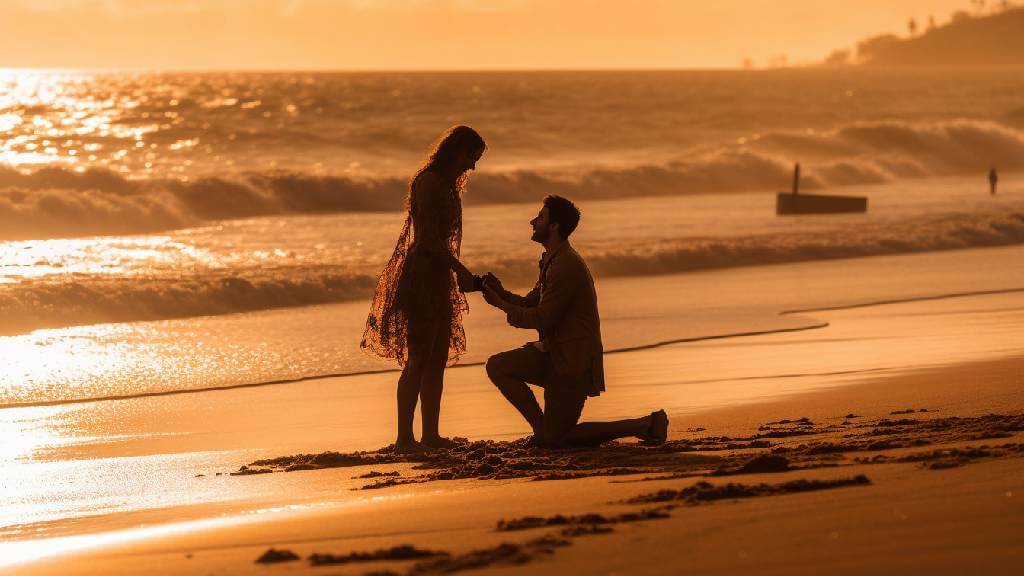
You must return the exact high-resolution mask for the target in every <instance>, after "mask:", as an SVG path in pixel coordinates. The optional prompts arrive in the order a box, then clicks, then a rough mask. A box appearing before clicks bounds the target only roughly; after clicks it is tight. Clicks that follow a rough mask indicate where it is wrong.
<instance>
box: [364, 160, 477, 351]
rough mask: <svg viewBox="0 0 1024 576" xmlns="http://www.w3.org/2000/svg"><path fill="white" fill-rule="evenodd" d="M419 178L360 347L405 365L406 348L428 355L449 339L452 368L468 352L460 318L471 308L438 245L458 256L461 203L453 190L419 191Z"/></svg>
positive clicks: (381, 275)
mask: <svg viewBox="0 0 1024 576" xmlns="http://www.w3.org/2000/svg"><path fill="white" fill-rule="evenodd" d="M421 178H422V175H421V176H419V177H418V178H417V179H416V181H415V182H413V185H412V187H411V190H410V193H409V201H408V212H407V215H406V219H405V224H404V226H403V227H402V232H401V234H399V236H398V243H397V244H396V245H395V251H394V253H393V254H392V255H391V259H390V260H389V261H388V263H387V265H386V266H385V267H384V271H383V272H381V274H380V277H379V278H378V280H377V289H376V291H375V292H374V295H373V303H372V304H371V305H370V315H369V317H368V318H367V320H366V330H365V331H364V332H363V340H362V342H361V343H360V347H361V348H362V349H363V350H364V351H366V352H367V353H369V354H371V355H373V356H377V357H378V358H383V359H390V360H396V361H397V362H398V363H399V364H400V365H403V366H404V365H405V363H406V362H407V361H408V360H409V351H410V349H413V350H423V351H424V352H427V351H430V350H434V349H437V348H438V346H439V343H437V341H436V339H438V338H441V339H447V341H448V359H447V363H448V364H449V365H451V364H454V363H455V362H456V361H457V360H458V359H459V356H460V355H462V354H463V353H464V352H465V351H466V333H465V331H464V330H463V328H462V314H463V312H466V311H467V310H469V306H468V304H467V302H466V297H465V296H464V295H463V294H462V293H461V292H460V291H459V289H458V283H457V281H456V279H455V272H453V271H452V269H451V266H450V265H449V260H448V258H449V257H448V254H445V253H443V252H442V251H441V250H442V248H441V246H443V247H444V249H447V252H448V253H449V254H451V255H452V256H454V257H455V258H458V257H459V250H460V249H461V247H462V198H461V196H460V194H459V191H458V189H457V188H456V187H455V186H451V187H449V188H447V189H442V191H440V192H421V191H420V187H419V186H418V184H419V182H420V181H421ZM432 238H438V239H440V242H437V240H434V241H433V242H430V239H432Z"/></svg>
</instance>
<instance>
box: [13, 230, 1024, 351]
mask: <svg viewBox="0 0 1024 576" xmlns="http://www.w3.org/2000/svg"><path fill="white" fill-rule="evenodd" d="M1019 243H1024V213H1021V212H1013V213H1006V214H1002V213H993V214H976V213H972V214H954V215H944V216H939V217H929V218H919V219H913V220H909V221H903V222H900V223H898V224H896V225H888V226H877V227H868V226H865V225H863V224H850V227H849V229H841V228H839V229H836V230H835V231H834V232H833V233H829V234H820V233H806V232H805V233H789V234H763V235H756V236H747V237H740V238H708V239H679V240H676V241H668V240H666V241H664V242H659V243H657V244H656V245H650V244H644V245H634V246H632V247H624V248H622V249H617V250H614V251H599V250H594V249H588V247H587V246H586V245H581V246H579V249H580V251H581V252H582V253H583V254H584V255H585V257H586V258H587V262H588V264H589V265H590V267H591V269H592V271H593V272H594V274H595V275H596V276H597V277H599V278H602V277H613V276H641V275H653V274H668V273H677V272H686V271H694V270H708V269H717V268H728V267H739V266H752V265H764V264H778V263H787V262H800V261H809V260H825V259H837V258H852V257H860V256H874V255H884V254H899V253H909V252H924V251H935V250H952V249H962V248H972V247H985V246H1003V245H1010V244H1019ZM468 264H469V265H470V266H471V267H472V268H473V269H477V270H488V271H493V272H495V273H497V274H498V275H499V276H501V277H502V278H504V279H505V281H506V282H507V283H509V284H510V285H512V284H519V285H528V284H529V283H532V281H533V280H534V279H535V274H536V267H535V265H534V264H533V263H532V262H530V261H529V259H524V258H510V257H509V256H507V255H505V254H490V255H488V254H481V255H477V256H475V257H474V259H473V260H471V261H469V262H468ZM374 285H375V278H374V277H373V276H372V275H368V274H353V273H350V272H346V271H345V270H343V269H341V268H340V267H338V266H281V267H276V268H268V269H256V270H247V271H237V270H236V271H224V270H209V271H206V272H203V273H201V274H196V275H194V276H173V277H170V276H160V277H138V276H119V277H110V276H101V275H96V276H90V275H71V276H67V275H58V276H50V277H43V278H39V279H26V280H23V281H21V282H19V283H16V284H0V317H2V318H4V323H3V325H2V328H0V334H7V335H10V334H17V333H24V332H27V331H30V330H33V329H38V328H54V327H62V326H71V325H81V324H93V323H102V322H127V321H141V320H158V319H168V318H180V317H189V316H202V315H216V314H228V313H235V312H248V311H256V310H264V309H272V308H281V307H291V306H307V305H314V304H325V303H333V302H342V301H347V300H354V299H363V298H368V297H369V296H370V295H371V294H372V291H373V288H374Z"/></svg>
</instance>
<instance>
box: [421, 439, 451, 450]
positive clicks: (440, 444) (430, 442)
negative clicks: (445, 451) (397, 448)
mask: <svg viewBox="0 0 1024 576" xmlns="http://www.w3.org/2000/svg"><path fill="white" fill-rule="evenodd" d="M420 443H421V444H422V445H423V446H425V447H427V448H454V447H456V446H458V445H459V443H458V442H456V441H455V440H452V439H451V438H445V437H444V436H424V437H423V438H422V439H421V441H420Z"/></svg>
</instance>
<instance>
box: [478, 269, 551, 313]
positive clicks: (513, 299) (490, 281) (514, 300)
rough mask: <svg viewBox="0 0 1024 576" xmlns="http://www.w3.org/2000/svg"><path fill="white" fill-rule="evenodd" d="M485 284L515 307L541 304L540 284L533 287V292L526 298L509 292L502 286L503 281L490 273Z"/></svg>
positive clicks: (485, 278) (485, 279)
mask: <svg viewBox="0 0 1024 576" xmlns="http://www.w3.org/2000/svg"><path fill="white" fill-rule="evenodd" d="M484 284H485V285H489V286H490V287H491V288H493V289H494V291H495V292H496V293H497V294H498V296H500V297H501V299H502V300H504V301H505V302H508V303H509V304H513V305H515V306H536V305H537V304H538V303H540V282H538V283H537V285H536V286H534V287H533V290H530V292H529V293H527V294H526V296H520V295H518V294H515V293H513V292H509V291H508V290H506V289H505V287H504V286H503V285H502V284H501V280H499V279H498V277H497V276H495V275H494V274H491V273H490V272H488V273H487V275H486V276H485V277H484Z"/></svg>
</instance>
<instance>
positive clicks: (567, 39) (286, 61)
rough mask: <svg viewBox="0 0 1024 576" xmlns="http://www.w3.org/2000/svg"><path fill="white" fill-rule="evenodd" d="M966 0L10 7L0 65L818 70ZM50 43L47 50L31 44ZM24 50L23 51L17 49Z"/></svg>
mask: <svg viewBox="0 0 1024 576" xmlns="http://www.w3.org/2000/svg"><path fill="white" fill-rule="evenodd" d="M969 7H970V5H969V3H968V2H964V1H962V0H940V1H938V2H934V1H924V0H900V1H893V2H886V1H882V0H869V1H866V2H861V3H858V4H857V5H856V6H852V5H850V4H849V3H842V2H835V1H833V2H813V1H811V0H792V1H791V2H787V3H786V4H785V5H784V6H777V5H775V4H774V3H771V2H767V1H763V0H747V1H741V0H727V1H724V2H720V3H718V4H715V5H713V6H709V5H706V4H703V3H697V2H667V1H664V0H641V1H640V2H638V3H634V4H633V5H632V6H631V7H630V8H629V9H626V8H623V7H622V5H621V4H619V3H615V2H608V1H605V0H598V1H590V2H584V1H582V0H565V1H561V2H549V3H542V2H537V1H536V0H491V1H488V2H482V1H478V0H438V1H433V2H431V1H425V0H416V1H408V2H398V1H396V0H337V1H328V0H253V1H251V2H244V3H243V2H238V1H237V0H211V1H209V2H194V1H175V2H171V1H169V0H149V1H143V0H138V1H131V2H129V1H125V0H102V1H101V0H19V1H14V2H10V3H5V4H4V5H3V6H0V22H2V24H0V50H2V52H0V53H3V54H4V55H5V56H4V57H3V58H0V68H17V69H23V68H43V69H87V70H147V71H165V70H166V71H276V70H280V71H285V70H287V71H297V70H298V71H317V72H334V71H337V72H389V71H402V72H409V71H491V70H494V71H505V70H512V71H528V70H555V71H570V70H673V69H680V70H719V69H734V68H740V67H742V64H743V62H744V61H747V60H749V62H750V64H752V65H753V66H755V67H758V68H764V67H777V66H781V65H801V64H809V63H813V62H817V61H820V60H822V59H823V58H825V57H826V56H827V55H828V54H829V53H830V52H831V51H832V50H834V49H839V48H844V47H849V46H851V45H853V44H854V43H856V42H857V41H858V40H861V39H863V38H864V37H867V36H873V35H876V34H881V33H887V32H891V33H898V34H905V33H906V24H907V21H908V19H909V18H911V17H913V18H915V19H916V20H917V22H918V23H919V24H920V25H921V27H922V28H923V26H924V24H925V23H926V22H927V20H928V17H929V16H933V17H934V18H935V20H936V21H937V22H939V23H943V22H946V21H948V19H949V16H950V14H951V13H952V12H953V11H955V10H959V9H968V8H969ZM40 38H45V39H46V41H45V42H40V41H39V39H40ZM26 46H29V47H31V49H30V50H26Z"/></svg>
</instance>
